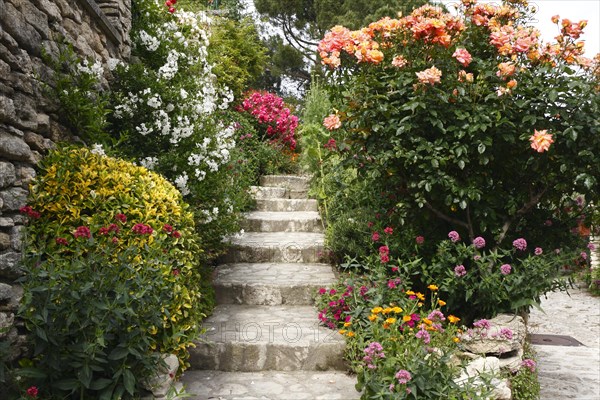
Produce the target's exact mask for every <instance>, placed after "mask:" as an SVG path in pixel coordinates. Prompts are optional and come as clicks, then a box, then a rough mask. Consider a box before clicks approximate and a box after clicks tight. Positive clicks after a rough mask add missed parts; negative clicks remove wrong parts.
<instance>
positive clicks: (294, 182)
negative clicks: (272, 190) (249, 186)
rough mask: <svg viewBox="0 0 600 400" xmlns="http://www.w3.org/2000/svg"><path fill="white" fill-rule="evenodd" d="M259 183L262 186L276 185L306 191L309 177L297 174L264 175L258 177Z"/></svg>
mask: <svg viewBox="0 0 600 400" xmlns="http://www.w3.org/2000/svg"><path fill="white" fill-rule="evenodd" d="M260 184H261V185H262V186H277V187H284V188H286V189H289V190H296V191H307V190H308V188H309V186H310V178H309V177H308V176H298V175H265V176H261V177H260Z"/></svg>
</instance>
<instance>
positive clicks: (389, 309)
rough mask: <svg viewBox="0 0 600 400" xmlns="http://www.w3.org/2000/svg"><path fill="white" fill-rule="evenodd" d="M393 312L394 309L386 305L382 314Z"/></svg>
mask: <svg viewBox="0 0 600 400" xmlns="http://www.w3.org/2000/svg"><path fill="white" fill-rule="evenodd" d="M391 312H392V309H391V308H390V307H386V308H384V309H383V311H382V312H381V313H382V314H389V313H391Z"/></svg>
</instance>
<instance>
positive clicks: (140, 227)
mask: <svg viewBox="0 0 600 400" xmlns="http://www.w3.org/2000/svg"><path fill="white" fill-rule="evenodd" d="M131 230H132V231H133V233H136V234H138V235H151V234H152V232H154V230H153V229H152V227H151V226H150V225H146V224H141V223H139V224H135V225H134V226H133V228H131Z"/></svg>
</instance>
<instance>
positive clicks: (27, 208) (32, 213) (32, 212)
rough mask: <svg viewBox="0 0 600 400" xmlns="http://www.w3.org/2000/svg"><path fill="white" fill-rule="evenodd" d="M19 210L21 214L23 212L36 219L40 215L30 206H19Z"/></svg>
mask: <svg viewBox="0 0 600 400" xmlns="http://www.w3.org/2000/svg"><path fill="white" fill-rule="evenodd" d="M19 211H20V212H21V214H25V215H27V216H28V217H29V218H31V219H38V218H40V217H41V216H42V215H41V214H40V213H39V212H37V211H35V210H34V209H33V208H31V206H23V207H21V208H19Z"/></svg>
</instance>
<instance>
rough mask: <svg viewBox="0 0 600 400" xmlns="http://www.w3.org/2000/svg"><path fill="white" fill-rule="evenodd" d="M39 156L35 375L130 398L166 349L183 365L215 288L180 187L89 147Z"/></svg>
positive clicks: (32, 223) (30, 294)
mask: <svg viewBox="0 0 600 400" xmlns="http://www.w3.org/2000/svg"><path fill="white" fill-rule="evenodd" d="M39 167H40V171H39V174H38V177H37V178H36V179H35V181H34V182H33V184H32V186H31V194H30V199H29V204H28V205H27V206H25V207H23V209H22V212H24V213H25V214H27V215H28V217H29V223H28V226H27V230H26V248H25V257H24V269H25V272H26V277H25V281H24V289H25V296H24V300H23V305H22V316H23V318H24V320H25V321H26V325H27V327H28V329H29V330H30V331H31V332H32V337H33V341H34V343H35V345H36V349H37V350H39V351H36V352H37V353H38V354H39V355H38V356H37V357H36V359H35V360H33V365H34V368H36V369H37V370H38V372H40V373H39V374H38V375H39V376H40V382H39V383H38V384H40V385H43V386H44V387H51V388H53V390H54V392H53V393H54V394H56V395H61V396H62V395H65V394H69V393H71V394H72V393H82V395H83V394H84V393H85V396H84V397H86V396H90V398H91V397H94V396H96V395H98V396H100V397H101V398H104V397H103V396H107V397H106V398H120V396H124V398H126V397H127V396H131V397H134V396H135V395H136V393H138V390H139V388H140V387H141V386H142V383H143V381H144V378H145V377H147V376H150V375H151V374H152V373H153V371H155V370H156V368H158V367H159V366H160V358H159V357H160V356H159V354H161V353H172V354H176V355H177V356H178V358H179V360H180V364H181V367H182V368H181V369H182V370H183V369H185V367H186V359H187V357H188V352H187V348H188V347H189V346H191V345H192V340H193V339H194V338H195V337H196V335H197V333H198V330H199V322H200V321H201V319H202V317H204V314H203V312H206V311H207V310H206V307H207V305H210V299H209V298H207V297H206V295H205V293H204V288H203V281H202V280H201V276H200V272H199V265H198V264H199V263H198V256H199V255H200V254H201V249H200V248H199V246H198V244H197V243H198V239H197V236H196V233H195V227H194V219H193V214H192V213H191V212H190V210H189V209H188V205H187V204H185V203H184V202H183V200H182V197H181V194H180V193H179V191H178V190H177V189H175V188H174V187H173V186H172V185H171V184H170V183H169V182H167V180H166V179H164V178H163V177H161V176H160V175H158V174H156V173H153V172H150V171H148V170H146V169H145V168H142V167H138V166H136V165H134V164H131V163H129V162H126V161H123V160H118V159H115V158H111V157H107V156H104V155H99V154H94V153H93V152H91V151H90V150H88V149H85V148H66V149H62V150H57V151H54V152H52V153H51V154H49V155H48V156H47V157H46V158H45V159H44V160H43V161H42V162H41V164H40V166H39ZM82 366H83V367H82ZM82 368H83V369H82ZM73 377H76V379H73ZM98 382H102V384H99V383H98Z"/></svg>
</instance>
